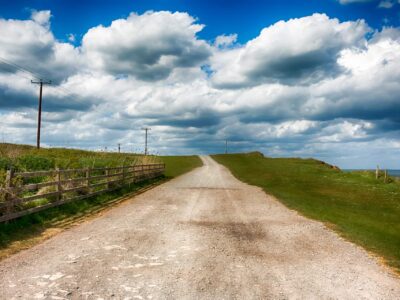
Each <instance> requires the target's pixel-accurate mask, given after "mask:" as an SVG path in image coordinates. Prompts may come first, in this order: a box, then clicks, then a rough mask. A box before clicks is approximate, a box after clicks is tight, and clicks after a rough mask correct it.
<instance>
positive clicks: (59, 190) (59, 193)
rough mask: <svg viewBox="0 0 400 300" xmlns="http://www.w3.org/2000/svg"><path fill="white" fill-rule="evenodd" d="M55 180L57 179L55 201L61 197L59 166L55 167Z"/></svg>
mask: <svg viewBox="0 0 400 300" xmlns="http://www.w3.org/2000/svg"><path fill="white" fill-rule="evenodd" d="M56 180H57V192H58V195H57V201H60V200H61V199H62V186H61V172H60V169H59V168H56Z"/></svg>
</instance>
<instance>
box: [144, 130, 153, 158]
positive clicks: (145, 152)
mask: <svg viewBox="0 0 400 300" xmlns="http://www.w3.org/2000/svg"><path fill="white" fill-rule="evenodd" d="M142 130H144V131H145V143H144V155H147V152H148V151H147V133H148V131H149V130H151V128H149V127H144V128H142Z"/></svg>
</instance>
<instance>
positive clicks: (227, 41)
mask: <svg viewBox="0 0 400 300" xmlns="http://www.w3.org/2000/svg"><path fill="white" fill-rule="evenodd" d="M237 37H238V36H237V34H229V35H225V34H223V35H219V36H217V37H216V38H215V42H214V45H215V46H216V47H218V48H228V47H231V46H232V45H233V44H234V43H235V42H236V41H237Z"/></svg>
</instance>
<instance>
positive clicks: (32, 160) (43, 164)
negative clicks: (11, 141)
mask: <svg viewBox="0 0 400 300" xmlns="http://www.w3.org/2000/svg"><path fill="white" fill-rule="evenodd" d="M18 167H19V169H21V170H24V171H40V170H50V169H52V168H54V160H53V159H50V158H47V157H43V156H37V155H25V156H21V157H19V158H18Z"/></svg>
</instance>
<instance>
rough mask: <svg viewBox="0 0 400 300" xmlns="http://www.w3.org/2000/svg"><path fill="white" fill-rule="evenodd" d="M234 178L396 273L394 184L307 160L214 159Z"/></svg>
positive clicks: (399, 256)
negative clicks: (320, 225)
mask: <svg viewBox="0 0 400 300" xmlns="http://www.w3.org/2000/svg"><path fill="white" fill-rule="evenodd" d="M213 157H214V159H216V160H217V161H218V162H219V163H221V164H223V165H225V166H226V167H228V168H229V169H230V170H231V171H232V173H233V174H234V176H236V177H237V178H238V179H240V180H242V181H244V182H246V183H249V184H252V185H256V186H259V187H261V188H263V189H264V190H265V191H266V192H267V193H269V194H272V195H274V196H275V197H277V198H278V199H279V200H280V201H281V202H282V203H283V204H285V205H286V206H287V207H289V208H291V209H295V210H297V211H299V212H300V213H301V214H303V215H305V216H307V217H310V218H313V219H316V220H319V221H322V222H325V223H327V225H328V226H329V227H331V228H333V229H334V230H335V231H337V232H339V233H340V234H341V235H342V236H344V237H345V238H347V239H349V240H351V241H353V242H355V243H357V244H359V245H361V246H363V247H364V248H365V249H367V250H369V251H371V252H374V253H376V254H377V255H379V256H380V257H383V258H384V260H385V261H386V262H387V263H388V264H389V265H391V266H392V267H394V268H395V269H396V270H397V271H400V182H399V181H397V180H392V179H390V180H389V181H390V182H389V183H384V180H383V178H379V179H378V180H376V179H375V174H374V173H373V172H351V173H345V172H341V171H340V170H336V169H334V168H332V167H331V166H329V165H327V164H324V163H322V162H320V161H316V160H313V159H291V158H267V157H263V156H262V155H261V154H259V153H250V154H232V155H214V156H213Z"/></svg>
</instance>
